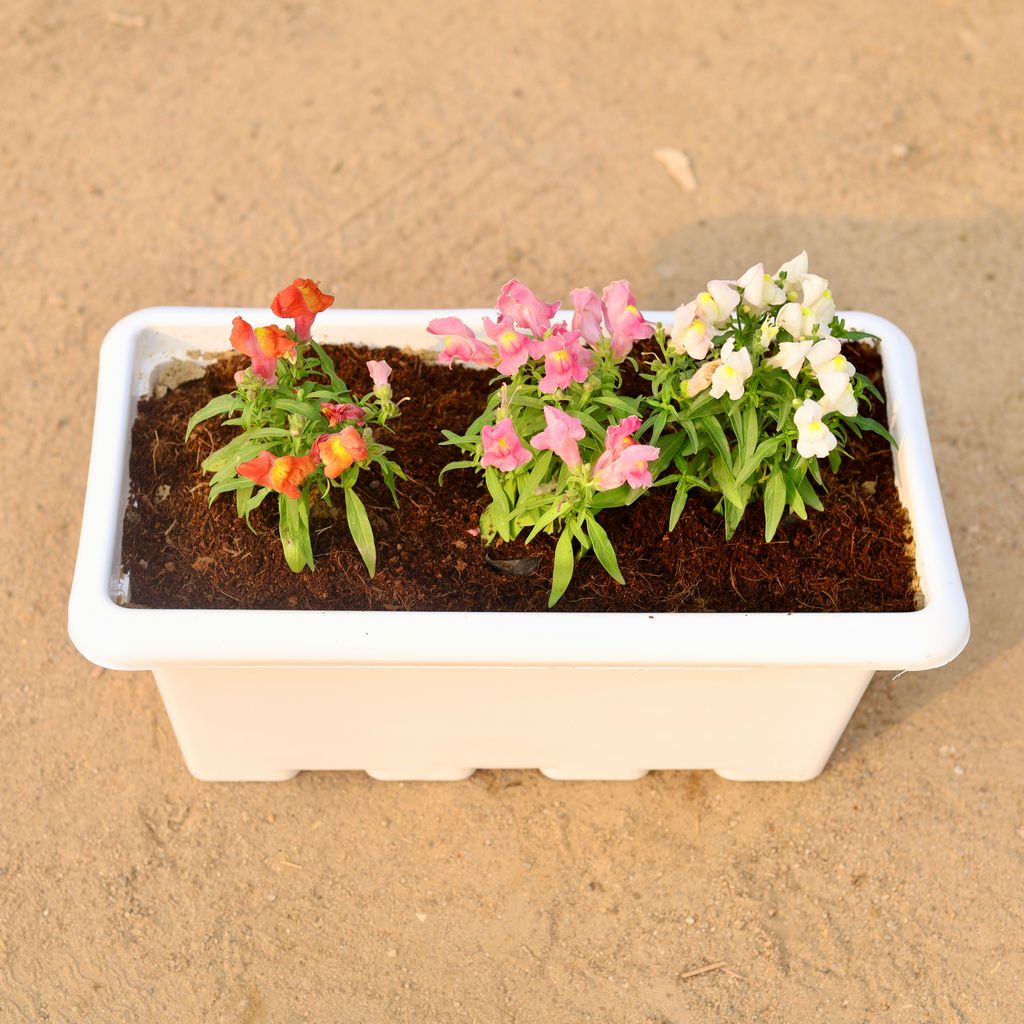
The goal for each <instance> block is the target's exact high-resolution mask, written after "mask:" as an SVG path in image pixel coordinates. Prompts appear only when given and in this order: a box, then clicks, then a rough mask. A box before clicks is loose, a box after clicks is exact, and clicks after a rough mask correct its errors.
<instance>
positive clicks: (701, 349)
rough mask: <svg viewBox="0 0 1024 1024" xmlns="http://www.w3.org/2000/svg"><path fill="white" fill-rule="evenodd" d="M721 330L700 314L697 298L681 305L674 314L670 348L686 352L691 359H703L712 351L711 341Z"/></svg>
mask: <svg viewBox="0 0 1024 1024" xmlns="http://www.w3.org/2000/svg"><path fill="white" fill-rule="evenodd" d="M718 333H719V332H718V331H717V330H716V328H715V327H714V326H713V325H711V324H709V323H707V322H706V321H705V320H702V319H701V318H700V316H699V315H698V309H697V300H696V299H694V300H693V301H692V302H686V303H684V304H683V305H682V306H680V307H679V308H678V309H677V310H676V311H675V314H674V316H673V322H672V331H671V335H670V340H669V348H671V349H672V351H673V352H679V353H682V352H685V353H686V354H687V355H688V356H689V357H690V358H691V359H703V358H704V357H705V356H706V355H707V354H708V353H709V352H710V351H711V342H712V340H713V339H714V338H715V336H716V335H717V334H718Z"/></svg>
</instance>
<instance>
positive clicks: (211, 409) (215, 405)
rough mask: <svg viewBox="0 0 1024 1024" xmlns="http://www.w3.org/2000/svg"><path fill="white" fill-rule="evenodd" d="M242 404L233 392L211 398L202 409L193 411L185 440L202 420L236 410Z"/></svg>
mask: <svg viewBox="0 0 1024 1024" xmlns="http://www.w3.org/2000/svg"><path fill="white" fill-rule="evenodd" d="M243 404H244V403H243V402H242V399H241V398H239V397H238V396H237V395H234V394H232V395H218V396H217V397H216V398H211V399H210V400H209V401H208V402H207V403H206V405H204V406H203V407H202V409H200V410H199V411H198V412H197V413H193V415H192V418H191V419H190V420H189V421H188V427H187V428H186V430H185V440H186V441H187V440H188V439H189V437H190V436H191V434H192V431H193V430H195V428H196V427H197V426H199V424H200V423H202V422H203V421H204V420H208V419H212V418H213V417H214V416H225V415H227V413H229V412H238V411H239V410H240V409H241V408H242V407H243Z"/></svg>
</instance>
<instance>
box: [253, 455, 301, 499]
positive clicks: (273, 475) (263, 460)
mask: <svg viewBox="0 0 1024 1024" xmlns="http://www.w3.org/2000/svg"><path fill="white" fill-rule="evenodd" d="M315 469H316V462H315V460H314V459H313V458H312V457H311V456H309V455H302V456H299V455H279V456H277V457H276V458H275V457H274V456H273V455H271V454H270V452H260V453H259V455H257V456H256V458H255V459H251V460H250V461H249V462H243V463H242V464H241V465H240V466H239V467H238V475H239V476H244V477H248V479H250V480H252V482H253V483H255V484H259V485H260V487H269V488H271V490H274V491H280V492H281V493H282V494H284V495H287V496H288V497H289V498H295V499H298V497H299V487H300V486H301V484H302V481H303V480H305V479H306V477H307V476H309V474H310V473H312V472H313V470H315Z"/></svg>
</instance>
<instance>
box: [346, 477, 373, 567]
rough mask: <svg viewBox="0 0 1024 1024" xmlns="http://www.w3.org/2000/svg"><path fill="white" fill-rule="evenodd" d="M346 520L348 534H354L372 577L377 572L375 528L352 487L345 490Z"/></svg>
mask: <svg viewBox="0 0 1024 1024" xmlns="http://www.w3.org/2000/svg"><path fill="white" fill-rule="evenodd" d="M345 519H346V521H347V522H348V532H349V533H350V534H352V540H353V541H355V545H356V547H357V548H358V549H359V554H360V555H362V557H363V562H364V564H365V565H366V571H367V572H368V573H369V574H370V576H371V577H372V576H373V575H374V573H375V572H376V571H377V545H376V544H375V543H374V540H373V527H372V526H370V518H369V516H367V514H366V506H365V505H363V503H362V501H361V500H360V498H359V495H358V494H356V492H355V491H354V490H353V489H352V488H351V487H346V488H345Z"/></svg>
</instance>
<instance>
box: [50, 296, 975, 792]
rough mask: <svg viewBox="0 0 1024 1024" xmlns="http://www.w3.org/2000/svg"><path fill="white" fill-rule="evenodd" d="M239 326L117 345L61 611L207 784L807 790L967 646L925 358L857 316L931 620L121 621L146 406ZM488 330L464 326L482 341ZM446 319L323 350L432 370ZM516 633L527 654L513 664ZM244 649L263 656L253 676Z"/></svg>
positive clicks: (360, 316)
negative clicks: (293, 780)
mask: <svg viewBox="0 0 1024 1024" xmlns="http://www.w3.org/2000/svg"><path fill="white" fill-rule="evenodd" d="M238 312H241V314H242V315H243V316H245V317H246V318H247V319H249V320H250V321H257V320H261V319H264V318H265V316H266V313H265V311H263V310H242V311H239V310H235V309H173V308H166V309H146V310H141V311H140V312H138V313H134V314H132V315H130V316H128V317H126V318H125V319H124V320H122V321H120V323H118V324H117V325H116V326H115V327H114V328H113V329H112V330H111V331H110V333H109V334H108V335H107V338H106V340H105V341H104V343H103V348H102V352H101V355H100V371H99V393H98V399H97V410H96V422H95V428H94V433H93V444H92V457H91V462H90V467H89V479H88V490H87V494H86V500H85V512H84V516H83V521H82V539H81V545H80V548H79V552H78V562H77V566H76V569H75V576H74V583H73V586H72V591H71V601H70V609H69V629H70V633H71V638H72V640H73V641H74V643H75V645H76V646H77V647H78V649H79V650H80V651H81V652H82V653H83V654H84V655H85V656H86V657H87V658H88V659H90V660H91V661H93V662H95V663H97V664H99V665H104V666H106V667H108V668H113V669H130V670H139V669H149V670H152V672H153V675H154V676H155V678H156V682H157V685H158V686H159V688H160V692H161V694H162V695H163V699H164V702H165V704H166V706H167V712H168V715H169V717H170V719H171V722H172V724H173V726H174V730H175V732H176V734H177V737H178V741H179V743H180V744H181V749H182V753H183V754H184V757H185V762H186V764H187V765H188V768H189V770H190V771H191V772H192V773H193V774H194V775H196V776H197V777H198V778H200V779H207V780H272V779H287V778H290V777H291V776H293V775H295V774H296V773H297V772H298V771H300V770H303V769H363V770H365V771H367V772H369V773H370V774H371V775H372V776H374V777H375V778H379V779H461V778H465V777H467V776H468V775H470V774H471V773H472V772H473V771H474V769H476V768H539V769H540V770H541V771H543V772H544V773H545V774H546V775H548V776H550V777H551V778H556V779H635V778H638V777H639V776H641V775H643V774H644V773H645V772H646V771H648V770H651V769H659V768H670V769H695V768H711V769H714V770H715V771H716V772H718V773H719V774H720V775H723V776H725V777H726V778H730V779H751V780H753V779H765V780H767V779H774V780H801V779H811V778H813V777H814V776H816V775H818V773H819V772H821V770H822V769H823V768H824V766H825V764H826V762H827V761H828V758H829V756H830V754H831V753H832V750H833V749H834V747H835V745H836V743H837V741H838V740H839V737H840V735H841V734H842V732H843V729H844V728H845V726H846V724H847V722H848V721H849V719H850V716H851V715H852V714H853V711H854V709H855V708H856V706H857V702H858V701H859V700H860V697H861V695H862V694H863V692H864V689H865V688H866V687H867V685H868V683H869V681H870V680H871V676H872V673H874V672H875V671H876V670H879V669H889V670H901V669H927V668H933V667H935V666H938V665H942V664H944V663H945V662H947V661H949V660H951V659H952V658H954V657H955V656H956V655H957V654H958V653H959V652H960V651H961V650H962V648H963V647H964V645H965V644H966V642H967V638H968V633H969V625H968V617H967V606H966V602H965V600H964V593H963V588H962V586H961V583H960V577H959V573H958V571H957V565H956V560H955V558H954V554H953V548H952V545H951V543H950V538H949V531H948V528H947V526H946V519H945V513H944V511H943V507H942V499H941V496H940V494H939V487H938V482H937V480H936V476H935V467H934V463H933V461H932V453H931V447H930V444H929V440H928V430H927V426H926V424H925V418H924V409H923V407H922V403H921V393H920V387H919V383H918V376H917V366H916V361H915V358H914V352H913V349H912V348H911V345H910V343H909V342H908V341H907V338H906V337H905V336H904V334H903V332H902V331H900V330H899V329H898V328H897V327H895V326H894V325H893V324H891V323H889V322H888V321H886V320H883V319H881V318H879V317H877V316H872V315H869V314H865V313H845V314H843V315H844V317H845V319H846V321H847V323H848V324H849V325H850V326H851V327H854V328H857V329H860V330H866V331H870V332H873V333H874V334H877V335H878V336H879V338H880V339H881V350H882V357H883V363H884V372H885V384H886V389H887V392H888V409H889V417H890V425H891V429H892V433H893V434H894V436H895V437H896V438H897V439H898V441H899V450H898V452H896V453H895V456H894V457H895V463H896V473H897V479H898V482H899V486H900V492H901V495H902V497H903V501H904V503H905V505H906V507H907V508H908V510H909V512H910V518H911V522H912V525H913V531H914V540H915V544H916V552H917V569H918V575H919V577H920V585H921V590H922V592H923V594H924V603H923V607H921V608H920V610H918V611H914V612H907V613H859V614H851V613H794V614H788V615H787V614H750V613H742V614H741V613H736V614H732V613H730V614H724V613H678V614H665V613H661V614H649V615H641V614H631V615H627V614H593V613H577V614H544V613H515V614H512V613H491V612H480V613H470V614H471V616H472V618H473V622H469V621H468V620H467V614H466V613H449V612H363V611H291V610H282V611H240V610H239V611H234V610H210V609H203V608H195V609H187V610H162V609H146V608H132V607H129V606H127V602H129V601H130V593H129V590H130V581H129V580H126V579H124V578H123V577H122V575H121V572H120V547H121V524H122V519H123V515H124V510H125V502H126V496H127V493H128V455H129V445H130V438H131V426H132V421H133V418H134V415H135V408H136V402H137V400H138V398H139V397H140V396H142V395H145V394H147V393H148V392H149V391H150V389H151V384H152V380H153V377H154V371H155V370H156V369H157V368H158V367H159V366H160V365H161V364H164V363H166V362H167V361H169V360H171V359H194V360H200V361H204V360H205V361H208V360H209V359H211V358H214V357H215V356H216V355H218V354H220V353H222V352H223V351H224V350H225V349H226V348H227V343H226V340H227V336H228V327H229V325H230V323H231V318H232V316H234V315H235V314H236V313H238ZM449 312H450V311H449V310H445V311H444V313H445V314H447V313H449ZM484 314H485V311H483V310H465V311H461V312H460V314H459V315H461V316H462V317H463V318H464V319H465V320H467V321H468V322H470V323H474V322H477V323H479V320H480V318H481V317H482V316H483V315H484ZM435 315H441V314H439V313H438V312H437V311H434V310H330V311H328V312H327V313H325V314H322V315H321V316H320V317H319V318H318V319H317V322H316V336H317V338H318V339H319V340H321V341H323V342H324V343H326V344H340V343H345V342H352V343H362V344H366V345H371V346H376V345H384V344H392V345H399V346H409V347H412V348H418V349H429V348H433V347H434V346H435V345H436V341H437V339H435V338H432V337H430V336H429V335H427V334H426V333H425V332H424V326H425V325H426V323H427V322H428V321H429V320H430V319H431V318H432V317H433V316H435ZM650 316H651V319H660V320H662V322H664V323H668V322H669V321H670V318H671V316H670V314H667V313H652V314H650ZM723 543H724V541H723ZM515 618H519V619H521V620H522V621H521V622H516V623H512V622H510V621H509V620H510V619H515ZM510 626H515V627H516V628H515V629H512V630H510V628H509V627H510ZM510 634H511V635H515V636H528V637H529V641H528V642H526V643H516V644H514V645H506V644H505V643H504V642H503V641H502V637H504V636H508V635H510ZM296 635H299V636H302V637H304V638H305V639H304V643H303V649H302V651H301V653H296V650H295V645H294V643H293V641H292V639H290V638H293V637H294V636H296ZM253 636H259V637H262V638H263V642H262V644H261V648H262V650H261V655H260V658H259V660H258V661H257V660H254V659H253V654H252V644H251V638H252V637H253ZM853 638H856V640H854V639H853Z"/></svg>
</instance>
